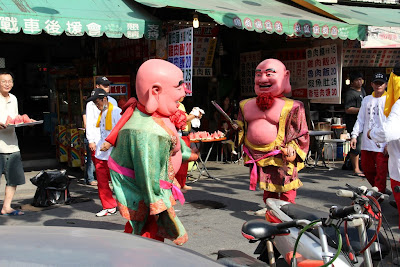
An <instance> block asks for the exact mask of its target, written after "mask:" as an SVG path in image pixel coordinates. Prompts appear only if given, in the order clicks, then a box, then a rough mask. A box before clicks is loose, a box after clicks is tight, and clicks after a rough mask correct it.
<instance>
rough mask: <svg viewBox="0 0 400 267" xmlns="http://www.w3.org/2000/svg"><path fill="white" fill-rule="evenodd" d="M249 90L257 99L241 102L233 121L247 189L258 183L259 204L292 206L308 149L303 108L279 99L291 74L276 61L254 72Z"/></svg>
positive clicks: (287, 85)
mask: <svg viewBox="0 0 400 267" xmlns="http://www.w3.org/2000/svg"><path fill="white" fill-rule="evenodd" d="M254 90H255V93H256V95H257V97H255V98H251V99H245V100H242V101H241V102H240V110H239V115H238V120H237V123H238V125H239V129H240V131H239V143H240V144H242V143H243V144H244V147H243V148H244V152H245V159H244V160H245V161H244V162H245V165H247V166H249V167H250V189H251V190H255V188H256V186H257V183H259V187H260V188H261V189H263V190H264V197H263V199H264V202H265V200H266V199H267V198H270V197H272V198H279V199H282V200H286V201H289V202H293V203H294V201H295V197H296V189H297V188H299V187H300V186H302V183H301V181H300V180H299V178H298V171H299V170H301V169H302V168H303V167H304V160H305V157H306V154H307V152H308V147H309V135H308V128H307V123H306V118H305V111H304V107H303V104H302V103H301V102H299V101H295V100H292V99H288V98H286V97H284V96H283V94H286V93H289V92H290V91H291V86H290V72H289V71H288V70H286V67H285V65H283V63H282V62H280V61H279V60H276V59H266V60H264V61H262V62H261V63H260V64H259V65H258V66H257V68H256V72H255V80H254Z"/></svg>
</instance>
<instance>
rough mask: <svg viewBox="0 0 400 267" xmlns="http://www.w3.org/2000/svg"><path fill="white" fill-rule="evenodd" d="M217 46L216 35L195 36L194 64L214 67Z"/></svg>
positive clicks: (195, 65)
mask: <svg viewBox="0 0 400 267" xmlns="http://www.w3.org/2000/svg"><path fill="white" fill-rule="evenodd" d="M216 46H217V38H216V37H200V36H199V37H197V36H195V37H194V48H193V53H194V54H193V66H194V67H207V68H210V67H212V63H213V60H214V53H215V48H216Z"/></svg>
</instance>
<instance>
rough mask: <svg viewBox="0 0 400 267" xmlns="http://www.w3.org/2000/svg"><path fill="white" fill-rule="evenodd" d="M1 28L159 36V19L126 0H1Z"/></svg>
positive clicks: (133, 37) (93, 34) (26, 31)
mask: <svg viewBox="0 0 400 267" xmlns="http://www.w3.org/2000/svg"><path fill="white" fill-rule="evenodd" d="M0 30H1V31H2V32H4V33H18V32H20V31H22V32H24V33H25V34H40V33H42V32H43V31H44V32H46V33H48V34H50V35H60V34H62V33H63V32H65V33H66V34H67V35H69V36H82V35H83V34H84V33H86V34H87V35H89V36H92V37H100V36H102V35H103V34H105V35H106V36H107V37H110V38H121V37H122V36H123V35H124V36H126V37H127V38H129V39H138V38H142V37H143V35H145V37H146V38H148V39H158V37H159V36H160V34H159V32H160V30H161V22H160V21H159V20H158V19H157V18H155V17H153V16H151V15H150V14H148V13H146V11H144V10H143V9H142V8H141V7H140V6H139V5H138V4H136V3H134V1H129V0H53V1H48V0H23V1H21V0H1V1H0Z"/></svg>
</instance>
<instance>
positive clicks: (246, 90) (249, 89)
mask: <svg viewBox="0 0 400 267" xmlns="http://www.w3.org/2000/svg"><path fill="white" fill-rule="evenodd" d="M260 62H261V51H254V52H247V53H241V54H240V89H241V90H240V91H241V94H242V95H244V96H245V95H247V96H248V95H254V94H255V93H254V75H255V70H256V67H257V66H258V64H260Z"/></svg>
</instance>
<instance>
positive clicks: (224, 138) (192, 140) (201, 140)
mask: <svg viewBox="0 0 400 267" xmlns="http://www.w3.org/2000/svg"><path fill="white" fill-rule="evenodd" d="M224 140H226V137H221V138H217V139H215V138H214V139H205V138H204V139H190V142H192V143H199V142H203V143H206V142H216V141H224Z"/></svg>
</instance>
